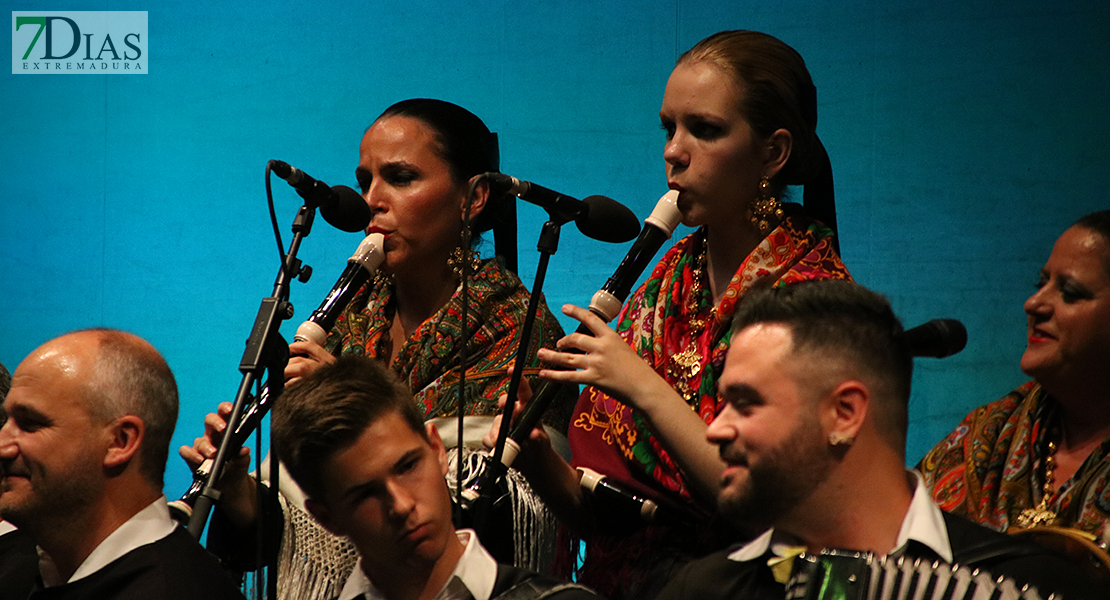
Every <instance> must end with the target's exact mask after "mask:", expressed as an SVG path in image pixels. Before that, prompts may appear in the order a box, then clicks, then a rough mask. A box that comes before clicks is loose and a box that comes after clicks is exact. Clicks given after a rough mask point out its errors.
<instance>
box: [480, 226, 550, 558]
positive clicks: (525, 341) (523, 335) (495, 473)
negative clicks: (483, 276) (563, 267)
mask: <svg viewBox="0 0 1110 600" xmlns="http://www.w3.org/2000/svg"><path fill="white" fill-rule="evenodd" d="M547 214H548V217H549V218H550V220H548V221H547V222H546V223H544V224H543V229H542V230H541V231H540V239H539V242H538V243H537V244H536V249H537V250H539V252H540V260H539V264H538V265H537V266H536V277H535V281H534V282H533V283H532V295H531V296H530V297H529V299H528V312H527V314H526V315H525V318H524V325H523V326H522V327H521V332H520V344H519V345H518V346H517V352H516V358H515V359H514V362H513V374H512V376H511V377H510V378H509V390H508V393H507V395H506V398H505V409H504V411H503V412H502V416H501V428H500V430H499V431H498V434H497V444H496V445H495V446H494V448H493V456H492V457H491V458H490V459H489V460H487V461H486V469H485V471H484V472H483V473H482V477H481V479H480V480H479V482H478V497H477V498H476V499H475V500H474V501H473V503H472V504H471V510H472V515H473V518H474V520H473V523H474V530H475V531H476V532H477V533H478V538H479V539H482V536H483V535H485V534H486V532H487V531H488V529H489V525H490V523H489V517H490V515H491V513H492V509H493V502H494V493H495V489H496V485H497V482H498V480H500V479H501V478H502V477H503V476H504V475H505V474H506V473H507V472H508V469H509V468H508V467H506V466H505V465H504V464H503V463H502V461H501V456H502V454H504V453H505V440H506V439H507V438H508V436H509V429H510V427H511V426H512V415H513V407H514V406H516V396H517V391H518V390H519V389H520V380H521V377H523V376H524V367H525V364H526V361H527V360H528V345H529V343H530V342H531V339H532V328H533V326H534V325H535V322H536V313H537V312H538V309H539V300H540V291H541V290H542V289H543V282H544V279H545V278H546V277H547V264H548V262H550V260H551V255H552V254H555V251H556V250H558V249H559V233H560V231H562V229H561V228H562V226H563V225H564V224H565V223H566V222H567V221H568V220H569V219H560V218H558V217H557V216H556V215H555V213H554V212H553V211H552V210H548V212H547Z"/></svg>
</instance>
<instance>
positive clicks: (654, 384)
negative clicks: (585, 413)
mask: <svg viewBox="0 0 1110 600" xmlns="http://www.w3.org/2000/svg"><path fill="white" fill-rule="evenodd" d="M563 314H565V315H567V316H570V317H573V318H575V319H578V320H579V321H581V322H582V323H583V324H584V325H586V327H588V328H589V329H590V332H592V333H593V335H592V336H590V335H586V334H583V333H572V334H570V335H567V336H566V337H564V338H563V339H561V340H559V342H558V344H556V347H557V348H558V349H559V350H561V352H556V351H554V350H547V349H541V350H540V351H539V358H540V360H541V361H543V362H544V363H548V364H552V365H555V366H558V367H563V368H565V369H570V370H566V371H562V370H555V369H543V370H542V371H540V377H542V378H544V379H552V380H555V381H569V382H573V383H579V384H585V385H592V386H594V387H596V388H598V389H601V390H602V391H604V392H605V393H607V394H609V395H610V396H612V397H614V398H616V399H617V400H620V401H621V402H624V403H625V404H630V405H632V406H636V407H637V408H640V409H642V410H647V408H648V407H647V406H644V403H647V402H651V401H653V398H655V397H656V396H657V395H659V394H660V393H663V394H666V393H667V392H669V391H670V390H671V387H670V386H669V385H668V384H667V382H666V381H665V380H664V379H663V378H662V377H660V376H659V374H658V373H656V372H655V370H654V369H652V368H651V365H649V364H647V363H646V362H645V361H644V359H643V358H641V357H640V356H639V355H637V354H636V353H635V352H634V351H633V350H632V348H631V347H629V345H628V343H627V342H625V341H624V338H622V337H621V336H619V335H618V334H617V332H615V331H613V330H612V329H610V328H609V326H608V325H606V324H605V322H604V321H602V320H601V318H600V317H598V316H597V315H595V314H593V313H592V312H590V311H588V310H586V309H584V308H580V307H577V306H574V305H572V304H566V305H564V306H563ZM572 349H573V350H578V351H581V352H583V353H584V354H577V353H574V352H567V350H572ZM653 392H654V393H653Z"/></svg>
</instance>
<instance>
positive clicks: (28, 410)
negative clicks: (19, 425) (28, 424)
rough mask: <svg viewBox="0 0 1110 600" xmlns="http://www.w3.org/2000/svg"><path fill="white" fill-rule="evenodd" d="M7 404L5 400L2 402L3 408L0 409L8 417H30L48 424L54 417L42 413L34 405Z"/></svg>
mask: <svg viewBox="0 0 1110 600" xmlns="http://www.w3.org/2000/svg"><path fill="white" fill-rule="evenodd" d="M7 404H8V403H7V402H5V403H4V404H3V407H4V408H3V409H0V410H4V411H6V414H7V416H8V417H14V418H16V419H32V420H35V421H40V422H43V423H47V424H50V423H53V422H54V419H52V418H50V417H49V416H48V415H46V414H43V413H42V412H41V411H39V410H38V409H36V408H34V407H31V406H27V405H24V404H16V405H14V406H12V407H10V408H8V407H7Z"/></svg>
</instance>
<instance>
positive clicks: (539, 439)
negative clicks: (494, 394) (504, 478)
mask: <svg viewBox="0 0 1110 600" xmlns="http://www.w3.org/2000/svg"><path fill="white" fill-rule="evenodd" d="M512 370H513V369H512V367H509V375H512ZM507 400H508V397H507V396H506V395H505V394H501V397H500V398H498V399H497V408H498V409H499V410H500V411H504V410H505V402H506V401H507ZM531 400H532V386H531V385H529V384H528V379H527V378H522V379H521V380H520V388H519V389H518V390H517V401H516V405H515V406H513V421H512V422H513V425H516V422H517V419H519V418H520V413H521V412H523V411H524V407H525V405H527V404H528V402H529V401H531ZM501 417H502V415H501V413H500V412H499V413H498V415H497V416H496V417H494V418H493V423H492V424H491V425H490V428H489V431H488V432H487V433H486V435H485V436H484V437H483V438H482V445H483V446H485V447H486V449H487V450H493V447H494V445H495V444H496V443H497V436H498V435H499V434H500V433H501ZM510 431H511V430H510ZM548 449H551V438H549V437H548V436H547V432H546V431H544V429H543V424H542V423H539V424H537V425H536V426H535V427H534V428H532V431H530V432H529V433H528V439H527V440H525V441H524V442H522V443H521V444H520V454H519V455H518V457H517V460H516V462H514V463H513V464H514V466H515V467H516V468H517V470H518V471H521V472H522V473H525V476H528V474H529V473H528V471H530V470H531V469H530V467H532V466H533V465H532V464H531V462H532V461H531V459H532V458H533V457H534V456H535V455H536V454H537V453H538V452H544V451H545V450H548ZM551 451H552V452H554V450H553V449H551Z"/></svg>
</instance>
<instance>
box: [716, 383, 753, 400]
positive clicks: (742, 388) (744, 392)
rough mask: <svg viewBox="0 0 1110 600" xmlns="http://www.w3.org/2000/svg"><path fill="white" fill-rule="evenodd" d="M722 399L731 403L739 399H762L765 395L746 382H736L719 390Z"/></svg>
mask: <svg viewBox="0 0 1110 600" xmlns="http://www.w3.org/2000/svg"><path fill="white" fill-rule="evenodd" d="M719 393H720V396H721V399H722V400H724V401H725V402H728V403H729V404H735V402H736V401H739V400H757V401H758V400H762V399H763V396H761V395H760V394H759V392H757V391H756V389H755V388H753V387H752V386H750V385H748V384H746V383H734V384H732V385H729V386H727V387H724V388H721V389H720V390H719Z"/></svg>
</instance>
